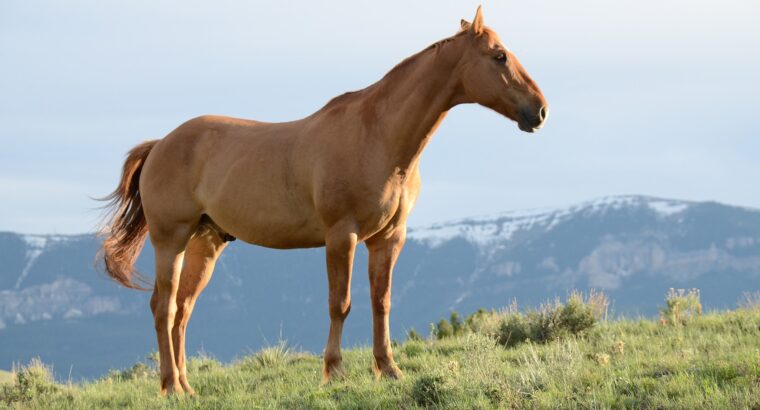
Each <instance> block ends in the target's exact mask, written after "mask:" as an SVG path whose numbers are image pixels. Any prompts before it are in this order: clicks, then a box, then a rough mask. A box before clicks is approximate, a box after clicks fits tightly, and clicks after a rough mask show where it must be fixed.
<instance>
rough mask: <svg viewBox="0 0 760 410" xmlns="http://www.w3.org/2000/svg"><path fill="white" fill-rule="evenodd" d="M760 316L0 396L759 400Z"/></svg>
mask: <svg viewBox="0 0 760 410" xmlns="http://www.w3.org/2000/svg"><path fill="white" fill-rule="evenodd" d="M759 325H760V310H757V309H741V310H737V311H731V312H721V313H708V314H705V315H702V316H698V317H694V318H692V319H691V320H690V321H689V322H688V323H687V324H685V325H678V326H673V325H669V324H663V323H661V322H659V321H651V320H617V321H609V322H604V321H603V322H600V323H597V324H596V325H595V326H593V327H592V328H591V329H590V330H589V331H587V332H585V333H583V334H582V335H578V336H573V335H567V336H563V337H562V338H559V339H555V340H550V341H548V342H546V343H535V342H524V343H520V344H517V345H514V346H513V347H504V346H503V345H500V344H498V342H497V339H498V338H497V337H493V336H487V335H483V334H481V333H477V332H468V333H465V334H462V335H459V336H453V337H449V338H444V339H440V340H419V341H414V340H410V341H407V342H405V343H403V344H401V345H398V346H396V347H395V349H394V351H395V355H396V360H397V362H398V364H399V366H400V368H401V369H402V370H403V371H404V374H405V378H404V379H403V380H400V381H394V380H384V379H383V380H379V381H376V380H375V379H374V377H373V376H372V373H371V370H370V369H371V358H372V354H371V349H369V348H362V349H352V350H345V351H344V366H345V367H346V372H347V377H346V378H345V379H343V380H339V381H334V382H331V383H329V384H328V385H326V386H321V385H320V381H321V359H320V357H319V356H315V355H310V354H304V353H298V352H293V351H291V350H288V349H286V348H284V347H283V346H275V347H273V348H270V349H268V350H265V351H263V352H259V353H257V354H255V355H252V356H249V357H246V358H243V359H242V360H239V361H238V362H235V363H231V364H226V365H223V364H220V363H218V362H216V361H214V360H213V359H210V358H208V357H196V358H193V359H192V360H191V361H190V363H189V366H188V369H189V378H190V382H191V383H192V384H193V386H194V388H195V390H196V392H197V395H196V396H195V397H179V398H177V397H174V398H164V397H160V396H159V395H158V377H157V375H156V373H155V370H154V369H153V365H152V364H138V365H136V366H134V367H133V368H131V369H128V370H125V371H121V372H112V373H111V374H109V375H108V376H106V377H104V378H103V379H101V380H98V381H94V382H90V383H85V384H81V385H68V384H55V385H52V386H50V385H48V384H49V383H52V382H50V381H49V379H47V380H46V379H45V378H44V377H41V376H39V375H38V373H39V369H40V365H39V364H36V365H35V366H36V367H35V369H36V370H34V371H33V372H30V373H31V374H33V375H36V376H34V377H27V378H26V380H27V382H26V384H25V385H24V386H25V387H24V386H20V385H19V382H18V381H17V382H16V383H15V384H6V385H0V407H2V406H9V407H11V408H54V409H72V408H74V409H76V408H88V409H102V408H151V409H158V408H172V409H174V408H177V409H221V408H224V409H227V408H240V409H244V408H245V409H247V408H299V409H300V408H325V409H333V408H348V409H360V408H361V409H366V408H378V409H379V408H383V409H385V408H455V409H477V408H646V409H650V408H651V409H654V408H682V409H699V408H704V409H708V408H709V409H721V408H726V409H744V408H760V329H758V326H759ZM21 373H23V370H21V372H20V373H19V374H21ZM29 380H31V381H29ZM35 383H37V384H40V385H41V386H37V385H35ZM30 386H31V387H30ZM22 387H23V388H25V389H26V390H24V392H22V391H21V389H22Z"/></svg>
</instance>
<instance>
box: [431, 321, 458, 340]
mask: <svg viewBox="0 0 760 410" xmlns="http://www.w3.org/2000/svg"><path fill="white" fill-rule="evenodd" d="M452 336H454V327H453V326H451V323H449V321H448V320H446V319H441V321H440V322H438V324H437V325H436V327H435V338H436V339H438V340H440V339H445V338H447V337H452Z"/></svg>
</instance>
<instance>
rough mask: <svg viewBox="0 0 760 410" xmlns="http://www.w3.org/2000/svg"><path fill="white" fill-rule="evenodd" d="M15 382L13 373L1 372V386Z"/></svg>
mask: <svg viewBox="0 0 760 410" xmlns="http://www.w3.org/2000/svg"><path fill="white" fill-rule="evenodd" d="M12 381H13V373H11V372H6V371H5V370H0V384H3V383H10V382H12Z"/></svg>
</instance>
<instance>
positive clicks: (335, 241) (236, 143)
mask: <svg viewBox="0 0 760 410" xmlns="http://www.w3.org/2000/svg"><path fill="white" fill-rule="evenodd" d="M466 103H478V104H480V105H483V106H485V107H488V108H490V109H492V110H494V111H496V112H498V113H500V114H502V115H504V116H506V117H507V118H509V119H511V120H513V121H516V122H517V124H518V125H519V128H520V129H521V130H523V131H527V132H534V131H535V130H537V129H539V128H541V127H542V125H543V124H544V120H545V119H546V116H547V103H546V100H545V99H544V96H543V95H542V94H541V91H540V90H539V88H538V86H537V85H536V83H535V82H533V80H532V79H531V78H530V76H529V75H528V73H527V72H526V71H525V69H524V68H523V66H522V65H521V64H520V62H519V61H518V60H517V58H516V57H515V56H514V55H513V54H512V53H511V52H510V51H509V50H508V49H507V48H506V47H505V46H504V45H503V43H502V42H501V40H500V39H499V37H498V36H497V34H496V33H495V32H494V31H492V30H491V29H489V28H488V27H485V26H484V24H483V16H482V13H481V11H480V8H478V11H477V13H476V15H475V19H474V20H473V22H472V23H468V22H466V21H464V20H462V22H461V30H460V31H459V32H458V33H457V34H456V35H454V36H452V37H450V38H446V39H444V40H442V41H439V42H437V43H435V44H433V45H431V46H430V47H428V48H426V49H424V50H423V51H421V52H419V53H417V54H415V55H413V56H411V57H409V58H407V59H406V60H404V61H402V62H401V63H400V64H398V65H397V66H396V67H395V68H393V69H392V70H391V71H390V72H389V73H388V74H386V75H385V77H383V78H382V79H381V80H380V81H378V82H377V83H375V84H373V85H371V86H369V87H367V88H365V89H363V90H360V91H356V92H350V93H346V94H343V95H341V96H339V97H336V98H334V99H333V100H331V101H330V102H328V103H327V105H325V106H324V107H323V108H322V109H320V110H319V111H317V112H316V113H314V114H312V115H310V116H308V117H306V118H303V119H301V120H297V121H292V122H285V123H266V122H258V121H251V120H244V119H236V118H228V117H219V116H202V117H199V118H195V119H192V120H189V121H188V122H186V123H184V124H182V125H180V126H179V127H178V128H177V129H175V130H174V131H172V132H171V133H170V134H169V135H167V136H166V137H165V138H163V139H161V140H155V141H148V142H144V143H142V144H140V145H138V146H136V147H135V148H134V149H132V150H131V151H130V152H129V154H128V156H127V159H126V162H125V164H124V169H123V175H122V177H121V183H120V184H119V187H118V188H117V189H116V191H115V192H114V193H113V194H111V196H110V197H109V198H110V200H111V207H112V217H111V220H110V222H109V226H108V228H106V229H104V235H105V237H106V238H105V241H104V243H103V250H102V251H103V257H104V259H105V268H106V270H107V272H108V274H109V275H110V276H111V277H113V279H115V280H116V281H118V282H120V283H121V284H122V285H124V286H127V287H132V288H139V287H140V286H139V285H138V284H137V283H136V282H135V279H137V278H138V277H137V274H136V273H134V272H133V264H134V261H135V259H136V257H137V255H138V253H139V252H140V251H141V249H142V246H143V244H144V242H145V238H146V235H148V234H149V235H150V240H151V242H152V244H153V247H154V249H155V256H156V272H155V275H156V277H155V285H154V287H153V297H152V299H151V303H150V307H151V310H152V311H153V315H154V318H155V328H156V335H157V337H158V351H159V355H160V362H161V364H160V370H161V392H162V393H163V394H166V393H175V392H176V393H180V392H186V393H190V394H192V393H193V390H192V388H191V387H190V385H189V384H188V381H187V375H186V369H185V331H186V328H187V323H188V321H189V320H190V315H191V313H192V311H193V307H194V305H195V302H196V300H197V298H198V295H199V294H200V293H201V291H202V290H203V289H204V287H205V286H206V284H207V283H208V281H209V279H210V278H211V274H212V272H213V270H214V264H215V262H216V260H217V258H218V257H219V255H220V254H221V253H222V251H223V250H224V248H225V246H226V245H227V242H228V241H229V240H231V239H234V238H240V239H241V240H243V241H245V242H248V243H251V244H256V245H260V246H266V247H270V248H278V249H292V248H306V247H318V246H325V247H326V252H325V253H326V259H327V279H328V285H329V303H328V304H329V314H330V330H329V336H328V338H327V345H326V347H325V350H324V367H323V378H324V381H325V382H327V381H329V380H330V378H332V377H334V376H336V375H340V374H342V367H341V352H340V345H341V333H342V329H343V321H344V320H345V319H346V316H347V315H348V312H349V310H350V308H351V292H350V283H351V268H352V264H353V259H354V250H355V247H356V245H357V244H358V243H360V242H364V243H365V245H366V246H367V249H368V250H369V278H370V284H371V285H370V297H371V305H372V314H373V355H374V359H375V360H374V364H373V370H374V372H375V374H376V376H377V377H380V376H383V375H384V376H388V377H391V378H398V377H401V371H400V370H399V368H398V367H397V366H396V363H395V362H394V360H393V354H392V352H391V343H390V338H389V330H388V316H389V312H390V308H391V275H392V271H393V266H394V264H395V262H396V258H397V257H398V255H399V252H400V251H401V248H402V247H403V245H404V239H405V236H406V220H407V216H408V215H409V212H410V211H411V210H412V207H413V206H414V203H415V201H416V199H417V195H418V193H419V189H420V174H419V159H420V154H421V153H422V150H423V149H424V148H425V146H426V145H427V143H428V141H430V138H431V136H432V135H433V133H434V131H435V130H436V128H437V127H438V125H439V124H440V123H441V121H442V120H443V118H444V117H445V116H446V113H447V112H448V111H449V110H450V109H451V108H452V107H454V106H456V105H458V104H466Z"/></svg>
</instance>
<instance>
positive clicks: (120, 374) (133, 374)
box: [105, 362, 155, 381]
mask: <svg viewBox="0 0 760 410" xmlns="http://www.w3.org/2000/svg"><path fill="white" fill-rule="evenodd" d="M154 373H155V371H154V370H153V369H152V368H151V367H150V366H149V365H147V364H145V363H143V362H138V363H135V364H134V365H132V367H130V368H128V369H125V370H111V371H109V372H108V375H107V376H106V377H105V379H106V380H111V381H123V380H137V379H145V378H147V377H149V376H151V375H153V374H154Z"/></svg>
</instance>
